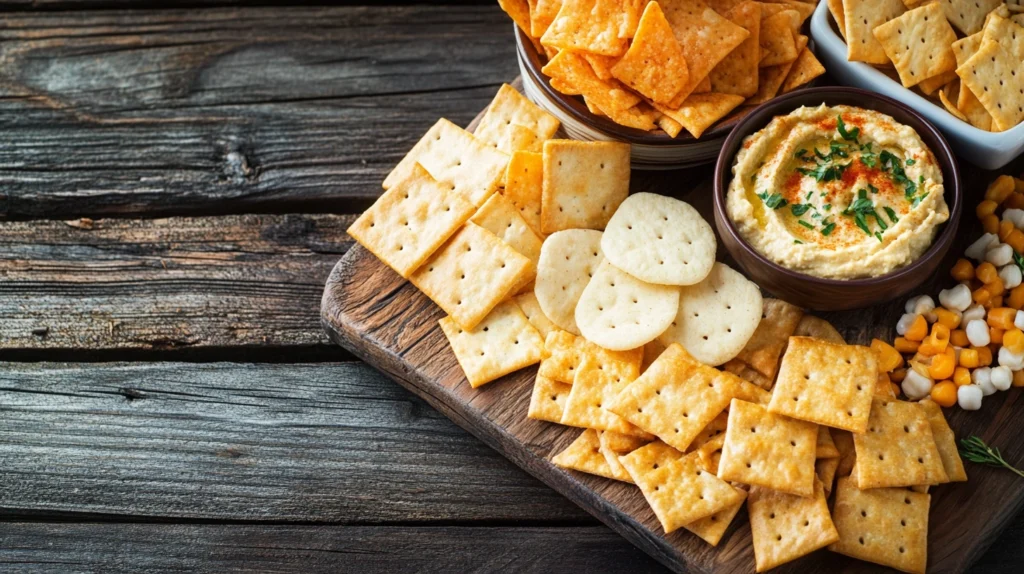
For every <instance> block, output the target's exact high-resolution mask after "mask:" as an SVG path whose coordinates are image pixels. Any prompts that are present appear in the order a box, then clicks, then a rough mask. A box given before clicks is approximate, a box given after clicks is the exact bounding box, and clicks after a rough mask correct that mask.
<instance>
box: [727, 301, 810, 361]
mask: <svg viewBox="0 0 1024 574" xmlns="http://www.w3.org/2000/svg"><path fill="white" fill-rule="evenodd" d="M803 315H804V312H803V310H802V309H800V308H799V307H797V306H796V305H792V304H790V303H786V302H785V301H782V300H781V299H765V300H764V303H763V311H762V313H761V322H760V323H758V324H757V329H755V330H754V334H753V335H751V336H750V340H749V341H747V345H746V346H745V347H743V350H741V351H740V352H739V354H738V355H736V358H737V359H739V360H741V361H743V362H744V363H746V364H748V365H750V366H751V367H753V368H754V369H756V370H757V372H759V373H761V374H762V375H764V376H766V377H768V378H769V379H772V380H775V374H776V373H777V372H778V369H779V357H780V356H782V351H783V350H784V349H785V348H786V343H787V342H788V341H789V337H790V336H791V335H792V334H793V332H794V331H796V327H797V325H799V324H800V319H801V318H802V317H803Z"/></svg>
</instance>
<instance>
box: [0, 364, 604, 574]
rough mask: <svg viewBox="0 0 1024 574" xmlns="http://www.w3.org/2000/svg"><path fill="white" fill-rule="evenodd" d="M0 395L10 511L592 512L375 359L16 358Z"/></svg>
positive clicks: (386, 518)
mask: <svg viewBox="0 0 1024 574" xmlns="http://www.w3.org/2000/svg"><path fill="white" fill-rule="evenodd" d="M0 405H2V408H0V413H2V414H0V485H3V487H2V488H0V514H5V515H8V516H11V515H26V514H33V515H39V514H45V513H85V514H102V515H116V516H120V517H122V518H121V519H122V520H123V519H124V518H123V517H126V516H130V517H133V518H134V519H139V517H151V518H162V519H169V518H171V519H177V520H182V519H189V520H194V519H207V520H209V519H215V520H232V521H267V520H270V521H276V522H282V521H300V522H317V523H327V522H329V523H347V524H353V523H364V524H373V523H376V524H380V523H405V524H416V523H423V522H430V521H433V522H437V521H444V522H451V521H467V522H470V523H472V522H481V523H483V524H488V523H492V522H498V523H501V522H502V521H505V522H506V523H507V522H509V521H515V522H525V523H527V524H529V523H548V524H551V523H555V524H558V523H561V524H564V525H572V524H580V523H582V524H592V523H591V521H590V520H589V519H588V518H587V517H586V515H585V514H583V513H582V512H580V511H579V510H578V509H576V508H574V507H573V506H572V504H570V503H569V502H568V501H566V500H564V499H563V498H561V497H560V496H558V495H557V494H556V493H554V492H552V491H551V490H550V489H548V488H547V487H545V486H544V485H542V484H540V483H539V482H538V481H536V480H534V479H533V478H531V477H529V476H528V475H526V474H524V473H522V472H521V471H519V470H518V469H516V468H515V467H514V466H513V465H512V464H511V463H509V462H508V461H506V460H504V459H503V458H501V457H500V456H498V454H497V453H495V452H493V451H491V450H490V449H488V448H487V447H485V446H484V445H482V444H480V443H479V442H478V441H476V440H474V439H473V438H472V437H470V436H468V435H467V434H466V433H464V432H463V431H462V430H460V429H459V428H457V427H456V426H455V425H453V424H452V423H451V422H450V421H448V420H446V419H445V418H444V417H443V416H441V414H439V413H437V412H436V411H434V410H433V409H431V408H429V407H428V406H427V405H425V404H424V403H423V401H421V400H420V399H417V398H415V397H413V396H411V395H409V394H408V393H406V392H404V391H402V390H401V389H399V388H397V387H396V386H395V385H393V384H391V383H390V382H389V381H387V380H386V379H384V377H382V376H380V375H379V374H378V373H377V372H376V371H374V370H373V369H371V368H370V367H369V366H367V365H364V364H362V363H337V364H318V365H312V364H290V365H242V364H232V363H212V364H189V363H149V364H145V363H142V364H140V363H105V364H54V363H41V364H33V363H20V364H12V363H7V364H2V365H0ZM0 538H2V536H0ZM3 546H4V544H2V543H0V548H2V547H3ZM0 569H2V568H0Z"/></svg>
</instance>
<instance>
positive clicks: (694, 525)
mask: <svg viewBox="0 0 1024 574" xmlns="http://www.w3.org/2000/svg"><path fill="white" fill-rule="evenodd" d="M705 470H707V469H705ZM736 492H738V493H740V496H742V498H741V499H740V501H739V502H737V503H736V504H733V505H732V506H726V507H725V508H723V509H722V510H719V511H718V512H716V513H714V514H712V515H711V516H708V517H707V518H701V519H700V520H694V521H693V522H691V523H689V524H684V525H683V528H685V529H687V530H689V531H690V532H692V533H694V534H696V535H697V536H698V537H699V538H700V539H701V540H703V541H704V542H707V543H708V544H710V545H712V546H718V543H719V542H721V541H722V536H725V531H726V530H728V529H729V525H730V524H732V520H733V519H734V518H736V515H737V514H738V513H739V511H740V509H741V508H743V502H744V501H745V500H746V499H747V491H745V490H743V489H742V488H737V489H736Z"/></svg>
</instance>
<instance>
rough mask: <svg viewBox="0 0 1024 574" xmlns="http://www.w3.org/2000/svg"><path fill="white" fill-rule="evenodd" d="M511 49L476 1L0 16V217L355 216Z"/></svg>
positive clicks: (508, 72) (509, 69)
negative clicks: (0, 133)
mask: <svg viewBox="0 0 1024 574" xmlns="http://www.w3.org/2000/svg"><path fill="white" fill-rule="evenodd" d="M514 50H515V48H514V42H513V41H512V24H511V23H510V22H509V20H508V18H507V16H505V15H504V14H503V13H502V12H501V11H500V10H499V9H498V7H497V5H496V4H491V3H489V4H487V5H485V6H465V7H460V8H459V9H451V8H445V7H431V6H388V7H294V6H278V7H265V8H258V7H249V8H210V9H203V10H124V11H119V10H107V11H95V12H73V13H69V12H63V11H59V12H46V13H36V12H27V13H21V12H15V13H10V14H6V15H5V16H4V25H3V27H2V28H0V66H2V69H3V72H2V73H0V129H2V130H3V133H4V137H5V140H6V141H9V142H17V145H6V146H2V147H0V179H2V180H3V182H4V185H3V189H2V190H0V217H8V218H27V217H47V218H70V217H82V216H98V215H106V214H112V213H116V214H146V215H148V216H153V215H157V214H162V215H167V214H193V213H199V212H202V213H240V212H254V211H264V212H265V211H275V212H278V213H281V212H288V211H292V212H297V211H305V212H310V211H333V212H344V211H349V212H352V211H359V210H361V209H362V208H363V207H365V206H366V205H367V204H368V203H369V202H370V201H371V200H373V199H374V198H376V197H377V196H379V195H380V193H381V191H382V190H381V188H380V182H381V181H382V180H383V178H384V175H385V174H386V173H387V172H388V171H389V170H390V169H391V167H392V166H393V165H394V164H396V163H397V162H398V160H399V159H400V158H401V156H402V155H403V154H404V153H405V151H406V150H408V148H410V147H411V146H412V144H413V143H414V142H415V141H416V140H417V139H418V138H419V136H420V135H421V134H422V133H423V132H425V131H426V130H427V129H428V128H429V127H430V125H431V124H433V123H434V122H435V121H436V120H437V118H438V117H439V116H447V117H449V118H450V119H451V120H452V121H455V122H456V123H459V124H463V125H464V124H465V123H466V122H468V121H469V120H470V119H472V117H473V116H474V115H475V114H476V112H477V111H478V110H479V109H480V108H482V107H483V106H485V105H486V104H487V102H488V101H489V100H490V99H491V98H492V97H493V95H494V93H495V91H496V90H497V88H498V86H499V85H500V84H501V82H502V81H504V80H505V79H507V78H509V77H512V76H514V75H515V70H516V63H515V57H514Z"/></svg>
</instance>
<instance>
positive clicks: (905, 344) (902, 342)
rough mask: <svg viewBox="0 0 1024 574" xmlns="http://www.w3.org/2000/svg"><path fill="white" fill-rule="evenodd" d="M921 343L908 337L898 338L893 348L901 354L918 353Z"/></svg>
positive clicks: (893, 343)
mask: <svg viewBox="0 0 1024 574" xmlns="http://www.w3.org/2000/svg"><path fill="white" fill-rule="evenodd" d="M920 345H921V343H919V342H917V341H911V340H910V339H907V338H906V337H896V340H895V341H893V342H892V346H893V347H895V348H896V350H897V351H899V352H901V353H916V352H917V348H918V346H920Z"/></svg>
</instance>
